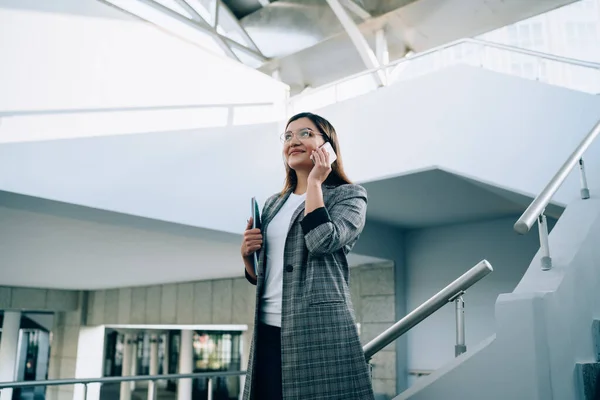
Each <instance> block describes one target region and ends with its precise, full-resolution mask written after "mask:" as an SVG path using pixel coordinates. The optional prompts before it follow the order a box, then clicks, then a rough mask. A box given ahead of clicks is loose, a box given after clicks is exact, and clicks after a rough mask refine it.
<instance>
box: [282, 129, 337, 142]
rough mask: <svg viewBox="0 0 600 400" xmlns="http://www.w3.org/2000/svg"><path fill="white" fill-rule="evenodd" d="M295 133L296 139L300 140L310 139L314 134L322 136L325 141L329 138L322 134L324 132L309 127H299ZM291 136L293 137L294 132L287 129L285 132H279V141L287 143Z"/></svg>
mask: <svg viewBox="0 0 600 400" xmlns="http://www.w3.org/2000/svg"><path fill="white" fill-rule="evenodd" d="M295 135H296V137H297V138H298V140H302V141H304V140H308V139H311V138H313V137H315V136H316V135H321V136H323V137H324V138H325V140H326V141H328V140H329V138H328V137H327V136H326V135H324V134H322V133H320V132H314V131H313V130H312V129H310V128H302V129H299V130H297V131H296V133H295ZM293 137H294V132H292V131H287V132H284V133H282V134H281V141H282V142H283V143H289V142H290V141H291V140H292V138H293Z"/></svg>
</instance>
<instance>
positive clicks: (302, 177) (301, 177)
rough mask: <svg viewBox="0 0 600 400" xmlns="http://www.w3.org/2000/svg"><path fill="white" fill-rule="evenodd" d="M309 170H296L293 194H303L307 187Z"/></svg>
mask: <svg viewBox="0 0 600 400" xmlns="http://www.w3.org/2000/svg"><path fill="white" fill-rule="evenodd" d="M309 173H310V172H304V171H296V188H295V189H294V194H304V193H306V189H307V188H308V174H309Z"/></svg>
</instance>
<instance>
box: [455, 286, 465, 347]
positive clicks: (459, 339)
mask: <svg viewBox="0 0 600 400" xmlns="http://www.w3.org/2000/svg"><path fill="white" fill-rule="evenodd" d="M454 303H455V305H456V307H455V310H456V346H454V356H455V357H458V356H460V355H461V354H463V353H465V352H466V351H467V345H466V344H465V301H464V300H463V297H462V295H460V296H458V297H457V298H456V299H454Z"/></svg>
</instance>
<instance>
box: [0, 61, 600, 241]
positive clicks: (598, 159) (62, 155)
mask: <svg viewBox="0 0 600 400" xmlns="http://www.w3.org/2000/svg"><path fill="white" fill-rule="evenodd" d="M490 96H492V97H490ZM322 113H323V115H324V116H326V117H327V118H329V119H330V120H331V121H332V122H333V123H334V125H335V126H336V127H337V129H338V131H339V134H340V138H341V146H342V153H343V156H344V161H345V165H346V167H347V171H348V173H349V175H350V177H351V178H353V179H354V180H357V181H362V182H364V181H369V180H375V179H380V178H382V177H385V176H390V175H398V174H405V173H410V171H414V170H416V169H422V168H426V167H430V166H432V165H439V166H440V167H442V168H444V169H445V170H447V171H451V172H456V173H457V174H459V175H464V176H469V177H473V178H475V179H477V180H479V181H482V182H487V183H490V184H492V185H496V186H500V187H505V188H508V189H510V190H513V191H516V192H522V193H526V194H530V195H535V194H537V193H538V192H539V191H540V190H541V189H542V187H543V186H544V185H545V184H546V182H547V181H548V180H549V179H550V178H551V176H552V175H553V174H554V173H555V171H556V170H557V169H558V168H559V166H560V165H561V164H562V162H563V161H564V159H565V158H566V157H567V155H568V154H569V153H570V152H571V150H572V149H574V148H575V146H576V145H577V144H578V143H579V141H580V140H581V138H582V137H583V136H584V135H585V134H586V133H587V132H588V130H589V129H590V128H591V126H592V125H593V123H594V122H595V121H596V119H597V118H598V116H599V115H600V97H598V96H590V95H587V94H582V93H576V92H572V91H569V90H566V89H561V88H555V87H551V86H547V85H544V84H540V83H536V82H531V81H527V80H522V79H519V78H514V77H509V76H503V75H500V74H497V73H493V72H489V71H484V70H479V69H477V68H471V67H461V66H457V67H453V68H448V69H446V70H442V71H439V72H436V73H433V74H431V75H427V76H424V77H421V78H418V79H415V80H412V81H408V82H402V83H398V84H396V85H394V86H390V87H388V88H385V89H381V90H378V91H376V92H373V93H369V94H367V95H365V96H363V97H360V98H356V99H353V100H350V101H347V102H344V103H339V104H335V105H332V106H330V107H327V108H326V109H324V110H322ZM280 129H281V124H278V123H272V124H263V125H253V126H244V127H231V128H211V129H199V130H193V131H182V132H170V133H168V134H159V133H154V134H146V135H144V134H140V135H129V136H118V137H111V138H93V139H80V140H64V141H56V142H52V143H17V144H10V145H2V146H0V189H3V190H7V191H14V192H18V193H26V194H31V195H34V196H40V197H46V198H52V199H57V200H62V201H67V202H72V203H76V204H83V205H87V206H92V207H97V208H101V209H108V210H116V211H120V212H124V213H131V214H134V215H141V216H145V217H149V218H155V219H160V220H167V221H173V222H179V223H185V224H190V225H196V226H201V227H205V228H211V229H218V230H223V231H227V232H236V233H239V232H240V231H241V230H242V229H243V225H244V221H245V220H246V218H247V214H248V211H247V210H248V198H249V197H250V196H252V195H256V196H258V197H259V198H260V199H261V200H262V201H264V199H266V197H267V196H269V195H271V194H272V193H275V192H277V191H279V190H280V189H281V186H282V179H283V167H282V161H281V143H280V141H279V139H278V132H279V131H280ZM586 160H587V165H588V179H589V180H590V181H592V180H593V179H595V178H594V176H597V175H598V173H599V171H600V142H599V143H595V144H594V145H593V146H592V148H591V150H590V151H589V153H588V155H587V158H586ZM234 163H242V164H238V165H242V166H241V167H240V166H234ZM41 166H43V168H41ZM578 185H579V182H578V177H577V175H576V173H574V174H573V175H572V176H571V177H570V178H569V179H568V181H567V182H566V184H565V186H564V188H563V189H561V191H560V192H559V193H558V195H557V196H556V199H557V200H558V201H560V202H566V201H568V200H570V199H572V198H573V197H575V196H577V194H578V193H579V189H578ZM206 210H210V211H206Z"/></svg>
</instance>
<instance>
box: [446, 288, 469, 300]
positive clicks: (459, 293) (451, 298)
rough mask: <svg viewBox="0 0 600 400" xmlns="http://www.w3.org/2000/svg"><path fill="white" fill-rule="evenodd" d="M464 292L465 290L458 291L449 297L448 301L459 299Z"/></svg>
mask: <svg viewBox="0 0 600 400" xmlns="http://www.w3.org/2000/svg"><path fill="white" fill-rule="evenodd" d="M463 294H465V291H464V290H461V291H460V292H458V293H456V294H455V295H454V296H452V297H450V298H449V299H448V303H451V302H453V301H454V300H456V299H458V298H459V297H460V296H462V295H463Z"/></svg>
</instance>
